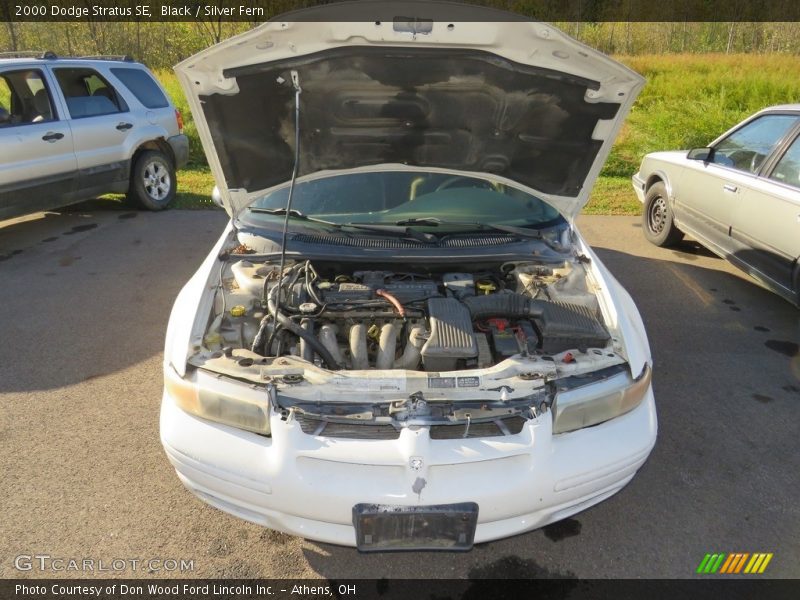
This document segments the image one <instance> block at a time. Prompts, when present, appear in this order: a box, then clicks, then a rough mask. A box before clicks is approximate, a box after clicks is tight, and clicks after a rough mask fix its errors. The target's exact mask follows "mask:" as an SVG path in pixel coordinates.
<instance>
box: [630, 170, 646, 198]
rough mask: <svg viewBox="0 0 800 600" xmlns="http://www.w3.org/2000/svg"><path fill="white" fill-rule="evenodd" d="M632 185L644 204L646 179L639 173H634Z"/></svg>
mask: <svg viewBox="0 0 800 600" xmlns="http://www.w3.org/2000/svg"><path fill="white" fill-rule="evenodd" d="M631 185H632V186H633V191H634V192H636V197H637V198H638V199H639V202H641V203H642V204H644V191H645V190H644V186H645V181H644V179H642V178H641V177H640V176H639V173H634V174H633V177H631Z"/></svg>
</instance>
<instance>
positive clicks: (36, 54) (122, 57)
mask: <svg viewBox="0 0 800 600" xmlns="http://www.w3.org/2000/svg"><path fill="white" fill-rule="evenodd" d="M2 58H38V59H41V60H56V59H59V58H65V59H74V60H119V61H123V62H136V61H134V60H133V57H132V56H131V55H129V54H96V55H92V56H58V55H57V54H56V53H55V52H52V51H51V50H45V51H42V50H17V51H14V52H0V59H2Z"/></svg>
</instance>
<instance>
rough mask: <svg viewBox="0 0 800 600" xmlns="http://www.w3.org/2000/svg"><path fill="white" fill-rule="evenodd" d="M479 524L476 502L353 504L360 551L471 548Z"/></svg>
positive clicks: (451, 550)
mask: <svg viewBox="0 0 800 600" xmlns="http://www.w3.org/2000/svg"><path fill="white" fill-rule="evenodd" d="M477 524H478V505H477V504H476V503H475V502H460V503H458V504H438V505H433V506H394V505H388V504H356V505H355V506H354V507H353V526H354V527H355V530H356V547H357V548H358V550H359V551H360V552H386V551H394V552H397V551H412V550H414V551H416V550H447V551H450V552H453V551H461V552H466V551H467V550H471V549H472V545H473V543H474V540H475V528H476V526H477Z"/></svg>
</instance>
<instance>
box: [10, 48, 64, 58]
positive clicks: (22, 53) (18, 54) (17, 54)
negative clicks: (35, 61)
mask: <svg viewBox="0 0 800 600" xmlns="http://www.w3.org/2000/svg"><path fill="white" fill-rule="evenodd" d="M0 58H41V59H44V60H53V59H54V58H58V56H56V53H55V52H51V51H50V50H44V51H42V50H15V51H13V52H0Z"/></svg>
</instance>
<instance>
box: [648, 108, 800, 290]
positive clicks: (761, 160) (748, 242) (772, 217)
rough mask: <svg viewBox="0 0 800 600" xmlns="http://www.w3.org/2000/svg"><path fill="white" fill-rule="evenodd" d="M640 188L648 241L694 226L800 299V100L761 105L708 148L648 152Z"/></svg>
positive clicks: (714, 247)
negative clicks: (796, 102)
mask: <svg viewBox="0 0 800 600" xmlns="http://www.w3.org/2000/svg"><path fill="white" fill-rule="evenodd" d="M633 189H634V190H635V191H636V194H637V196H638V197H639V200H640V201H641V202H642V203H644V215H643V218H644V220H643V231H644V235H645V237H646V238H647V239H648V240H650V241H651V242H653V243H654V244H656V245H657V246H670V245H673V244H675V243H677V242H679V241H680V240H681V238H682V237H683V234H684V233H688V234H689V235H691V236H692V237H693V238H695V239H696V240H697V241H699V242H700V243H701V244H703V245H704V246H705V247H707V248H708V249H709V250H711V251H712V252H714V253H716V254H718V255H719V256H721V257H723V258H726V259H728V260H729V261H731V263H733V264H734V265H736V266H737V267H739V268H741V269H743V270H744V271H745V272H747V273H749V274H750V275H751V276H752V277H753V278H755V279H756V280H757V281H759V282H760V283H762V284H763V285H764V286H765V287H767V288H769V289H770V290H772V291H774V292H775V293H777V294H779V295H781V296H782V297H784V298H786V299H787V300H788V301H789V302H791V303H793V304H795V305H800V262H799V261H798V259H800V104H792V105H786V106H773V107H771V108H766V109H764V110H761V111H759V112H757V113H756V114H754V115H752V116H751V117H748V118H747V119H745V120H744V121H742V122H741V123H739V124H738V125H736V126H735V127H733V128H732V129H730V130H729V131H727V132H726V133H724V134H723V135H721V136H720V137H719V138H717V139H716V140H714V141H713V142H712V143H711V144H709V146H708V147H707V148H695V149H694V150H690V151H689V152H688V153H687V152H686V151H685V150H682V151H672V152H654V153H652V154H648V155H647V156H645V157H644V159H643V160H642V165H641V167H640V168H639V172H638V173H636V174H635V175H634V176H633Z"/></svg>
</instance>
